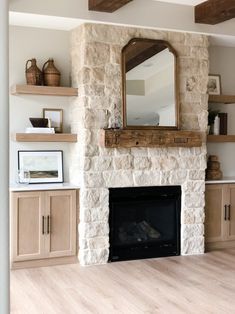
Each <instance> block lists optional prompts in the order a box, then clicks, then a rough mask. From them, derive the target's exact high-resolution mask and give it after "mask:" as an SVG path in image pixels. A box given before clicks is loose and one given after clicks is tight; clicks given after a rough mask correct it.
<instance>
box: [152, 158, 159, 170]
mask: <svg viewBox="0 0 235 314" xmlns="http://www.w3.org/2000/svg"><path fill="white" fill-rule="evenodd" d="M150 158H151V164H152V169H154V170H161V167H162V166H161V160H162V159H161V158H160V157H150Z"/></svg>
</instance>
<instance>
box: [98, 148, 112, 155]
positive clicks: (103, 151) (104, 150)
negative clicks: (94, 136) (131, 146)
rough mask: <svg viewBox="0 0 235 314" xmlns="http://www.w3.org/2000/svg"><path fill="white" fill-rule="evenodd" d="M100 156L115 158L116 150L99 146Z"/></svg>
mask: <svg viewBox="0 0 235 314" xmlns="http://www.w3.org/2000/svg"><path fill="white" fill-rule="evenodd" d="M99 155H100V156H113V155H114V149H113V148H106V147H101V146H99Z"/></svg>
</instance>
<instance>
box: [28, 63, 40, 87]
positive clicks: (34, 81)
mask: <svg viewBox="0 0 235 314" xmlns="http://www.w3.org/2000/svg"><path fill="white" fill-rule="evenodd" d="M29 62H31V66H30V67H29V68H28V63H29ZM25 75H26V82H27V84H28V85H42V83H43V75H42V71H41V70H40V69H39V68H38V67H37V61H36V59H35V58H33V59H30V60H27V62H26V65H25Z"/></svg>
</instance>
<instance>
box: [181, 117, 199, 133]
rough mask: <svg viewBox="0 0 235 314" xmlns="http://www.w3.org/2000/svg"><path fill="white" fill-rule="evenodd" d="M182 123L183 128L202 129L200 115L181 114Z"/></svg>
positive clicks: (190, 129)
mask: <svg viewBox="0 0 235 314" xmlns="http://www.w3.org/2000/svg"><path fill="white" fill-rule="evenodd" d="M180 124H181V128H182V130H189V131H199V130H200V126H199V121H198V115H196V114H181V116H180Z"/></svg>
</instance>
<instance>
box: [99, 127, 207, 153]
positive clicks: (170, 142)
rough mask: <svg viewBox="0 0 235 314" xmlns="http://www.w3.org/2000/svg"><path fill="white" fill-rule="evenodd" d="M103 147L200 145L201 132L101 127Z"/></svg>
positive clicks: (101, 143)
mask: <svg viewBox="0 0 235 314" xmlns="http://www.w3.org/2000/svg"><path fill="white" fill-rule="evenodd" d="M100 145H101V146H103V147H109V148H117V147H126V148H130V147H200V146H201V145H202V133H201V132H194V131H177V130H127V129H103V130H101V133H100Z"/></svg>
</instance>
